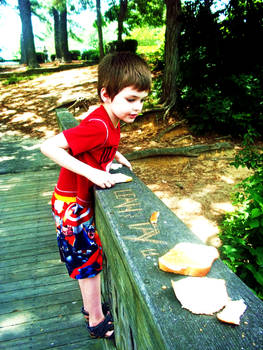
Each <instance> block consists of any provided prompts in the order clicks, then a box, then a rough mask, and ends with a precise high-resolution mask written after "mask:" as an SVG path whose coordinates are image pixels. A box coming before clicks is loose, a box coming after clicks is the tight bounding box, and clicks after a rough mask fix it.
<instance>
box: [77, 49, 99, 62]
mask: <svg viewBox="0 0 263 350" xmlns="http://www.w3.org/2000/svg"><path fill="white" fill-rule="evenodd" d="M81 59H82V60H87V61H91V62H94V63H97V62H99V52H98V51H97V50H87V51H83V53H82V55H81Z"/></svg>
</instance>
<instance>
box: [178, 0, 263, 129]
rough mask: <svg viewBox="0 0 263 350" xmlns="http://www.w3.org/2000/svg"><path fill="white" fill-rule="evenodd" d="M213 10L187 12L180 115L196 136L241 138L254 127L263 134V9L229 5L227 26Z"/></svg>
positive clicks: (203, 5)
mask: <svg viewBox="0 0 263 350" xmlns="http://www.w3.org/2000/svg"><path fill="white" fill-rule="evenodd" d="M210 6H211V3H209V2H202V1H191V2H186V3H185V5H184V7H183V16H182V35H181V39H180V43H179V52H180V70H181V74H180V77H179V84H180V91H181V96H180V97H181V100H180V102H181V104H180V106H181V108H182V114H184V116H185V117H186V118H187V119H188V120H189V123H190V125H191V126H192V129H193V131H195V132H197V133H205V132H211V131H214V130H216V132H220V133H223V134H224V133H231V134H233V135H235V136H240V135H244V133H245V132H246V130H247V129H248V128H250V127H253V128H255V129H257V130H261V135H263V128H262V126H263V101H262V94H263V69H262V64H261V62H262V59H263V56H262V53H259V52H258V50H257V44H256V43H257V41H256V40H257V39H258V42H260V36H259V35H258V33H263V25H262V21H261V20H259V18H262V16H261V15H262V13H263V5H262V4H261V5H259V4H257V3H255V2H249V4H248V3H247V2H243V1H239V2H237V1H230V6H229V7H228V12H226V15H227V16H226V17H225V19H224V21H222V20H221V21H220V14H221V13H220V12H215V13H213V12H212V11H211V7H210ZM260 16H261V17H260ZM252 18H254V19H255V21H253V20H252ZM233 33H235V35H233Z"/></svg>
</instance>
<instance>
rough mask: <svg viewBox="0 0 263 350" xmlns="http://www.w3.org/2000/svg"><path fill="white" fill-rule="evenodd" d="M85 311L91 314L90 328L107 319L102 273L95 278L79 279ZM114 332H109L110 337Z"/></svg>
mask: <svg viewBox="0 0 263 350" xmlns="http://www.w3.org/2000/svg"><path fill="white" fill-rule="evenodd" d="M78 282H79V287H80V291H81V295H82V299H83V306H84V310H85V311H87V312H88V313H89V326H90V327H94V326H97V325H98V324H99V323H100V322H102V321H103V320H104V319H105V316H104V314H103V311H102V306H101V287H100V273H99V274H97V275H96V276H95V277H91V278H83V279H79V280H78ZM113 332H114V331H109V332H107V333H106V335H107V336H108V337H109V336H111V334H112V333H113Z"/></svg>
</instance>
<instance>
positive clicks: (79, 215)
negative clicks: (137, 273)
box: [41, 52, 151, 339]
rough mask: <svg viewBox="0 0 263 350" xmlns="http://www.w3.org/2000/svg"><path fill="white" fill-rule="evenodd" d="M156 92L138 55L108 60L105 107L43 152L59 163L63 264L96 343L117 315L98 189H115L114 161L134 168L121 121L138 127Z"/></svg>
mask: <svg viewBox="0 0 263 350" xmlns="http://www.w3.org/2000/svg"><path fill="white" fill-rule="evenodd" d="M150 87H151V73H150V70H149V68H148V66H147V64H146V63H145V61H144V60H143V59H142V58H140V57H139V56H137V55H135V54H132V53H124V52H123V53H115V54H110V55H107V56H105V57H104V59H103V60H102V61H101V62H100V64H99V68H98V94H99V97H100V100H101V102H102V104H101V106H100V107H99V108H97V109H96V110H95V111H93V112H92V113H91V114H89V115H88V116H87V117H86V118H85V119H84V120H83V121H82V122H81V123H80V124H79V125H78V126H77V127H75V128H72V129H69V130H65V131H63V132H62V133H60V134H58V135H57V136H55V137H53V138H51V139H49V140H47V141H45V142H44V143H43V144H42V146H41V151H42V153H44V154H45V155H46V156H47V157H49V158H51V159H52V160H53V161H54V162H56V163H57V164H59V165H60V166H61V167H62V168H61V171H60V175H59V179H58V183H57V185H56V187H55V190H54V194H53V197H52V211H53V215H54V218H55V222H56V227H57V240H58V246H59V251H60V255H61V258H62V261H64V262H65V263H66V267H67V269H68V273H69V275H70V277H72V278H74V279H77V280H78V282H79V286H80V290H81V294H82V299H83V308H82V313H83V314H84V316H85V318H86V320H87V328H88V330H89V332H90V334H91V336H93V337H96V338H108V339H111V338H113V337H114V330H113V323H112V316H111V314H110V312H109V311H108V310H107V308H106V307H104V308H103V306H102V305H101V289H100V272H101V270H102V246H101V242H100V238H99V235H98V233H97V231H96V229H95V226H94V203H93V185H94V184H95V185H97V186H99V187H101V188H110V187H112V186H114V184H115V183H116V177H115V175H113V174H110V173H109V170H110V167H111V164H112V161H113V159H114V158H115V159H116V161H117V162H119V163H120V164H123V165H125V166H127V167H129V168H130V169H131V164H130V162H129V161H128V160H127V159H126V158H125V157H124V156H123V155H122V154H121V153H120V152H118V151H117V148H118V145H119V140H120V126H119V122H120V120H122V121H124V122H126V123H132V122H133V121H134V120H135V119H136V117H137V116H138V114H139V113H140V112H141V110H142V106H143V101H144V98H145V97H146V96H147V95H148V93H149V91H150Z"/></svg>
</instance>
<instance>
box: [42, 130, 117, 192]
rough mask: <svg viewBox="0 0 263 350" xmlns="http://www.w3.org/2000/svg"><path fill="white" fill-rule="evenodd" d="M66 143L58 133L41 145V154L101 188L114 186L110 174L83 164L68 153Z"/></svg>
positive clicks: (63, 137)
mask: <svg viewBox="0 0 263 350" xmlns="http://www.w3.org/2000/svg"><path fill="white" fill-rule="evenodd" d="M68 148H69V145H68V142H67V139H66V138H65V136H64V134H63V133H60V134H58V135H56V136H54V137H52V138H50V139H48V140H46V141H45V142H44V143H43V144H42V145H41V148H40V150H41V152H42V153H43V154H44V155H45V156H47V157H49V158H50V159H52V160H53V161H54V162H55V163H57V164H58V165H60V166H61V167H63V168H66V169H68V170H70V171H73V172H74V173H76V174H79V175H82V176H84V177H86V178H87V179H89V180H90V181H91V182H93V183H94V184H95V185H98V186H100V187H101V188H106V187H111V186H113V185H115V181H114V178H113V176H112V174H109V173H107V172H106V171H102V170H99V169H96V168H93V167H91V166H89V165H88V164H85V163H83V162H81V161H79V160H78V159H76V158H75V157H73V156H71V155H70V154H69V153H68V151H67V150H68Z"/></svg>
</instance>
